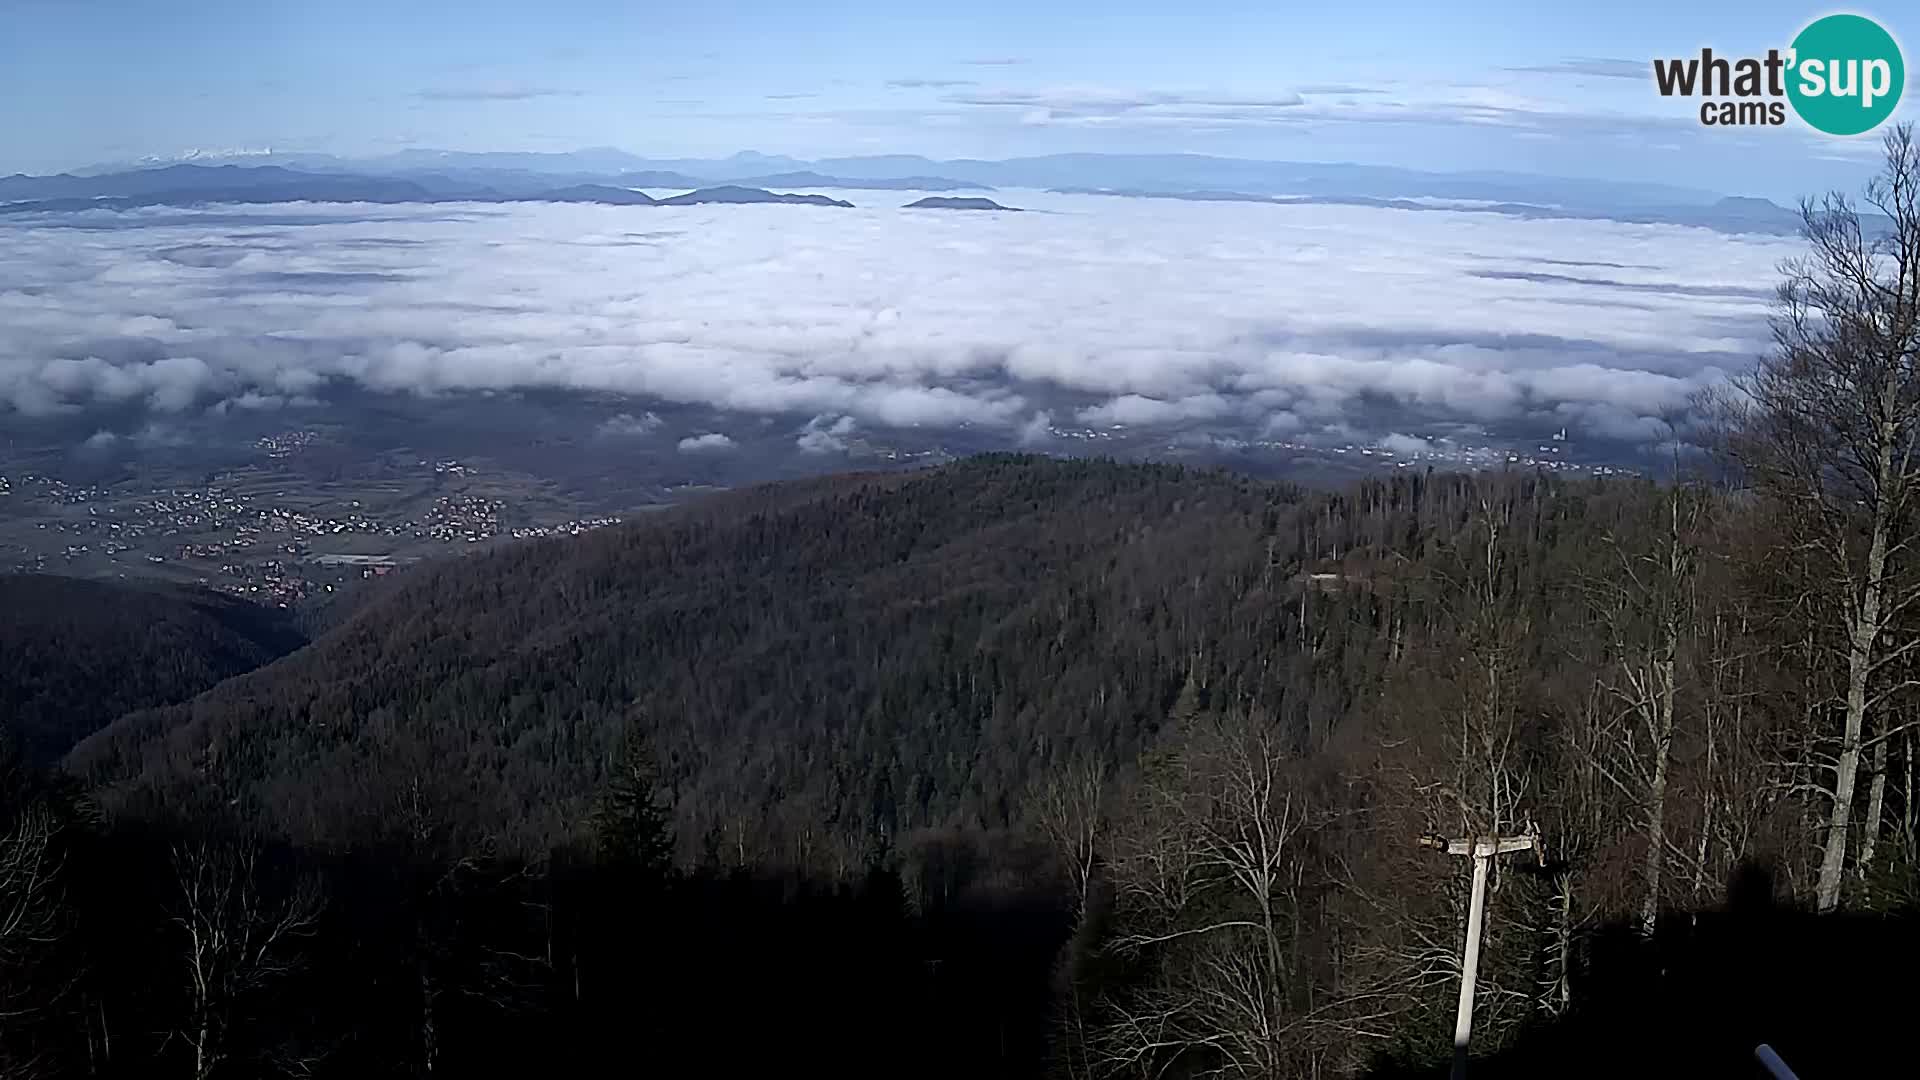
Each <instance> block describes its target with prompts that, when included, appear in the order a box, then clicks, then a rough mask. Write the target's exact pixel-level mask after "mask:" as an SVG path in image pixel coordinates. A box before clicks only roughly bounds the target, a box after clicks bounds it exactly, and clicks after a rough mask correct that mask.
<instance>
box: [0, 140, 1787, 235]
mask: <svg viewBox="0 0 1920 1080" xmlns="http://www.w3.org/2000/svg"><path fill="white" fill-rule="evenodd" d="M222 160H224V159H221V158H218V157H216V156H214V155H207V154H200V155H196V156H195V157H194V159H193V161H192V162H191V163H186V164H172V165H162V166H157V167H146V168H134V169H124V170H121V171H110V172H102V171H96V170H83V171H81V172H77V173H62V174H58V175H54V176H19V175H17V176H9V177H0V213H26V212H58V211H71V210H83V209H102V208H105V209H129V208H133V207H141V206H192V205H201V204H207V203H280V202H373V203H413V202H427V203H432V202H527V201H535V202H571V203H599V204H606V205H616V206H646V205H652V204H655V203H660V204H664V205H669V206H673V205H688V204H694V203H802V204H811V205H819V206H849V205H851V204H849V203H847V202H844V201H842V200H838V199H833V198H830V197H828V196H824V195H818V194H793V195H786V194H779V193H777V192H776V191H775V190H772V189H776V188H801V189H808V188H811V189H815V190H819V189H835V188H846V189H869V190H901V191H906V190H913V191H957V190H967V189H974V190H993V189H994V187H995V186H996V185H1000V186H1022V187H1041V188H1047V189H1049V190H1051V191H1054V192H1060V193H1068V194H1080V195H1111V196H1122V197H1127V198H1148V199H1179V200H1185V201H1209V202H1223V201H1224V202H1262V203H1272V202H1285V203H1302V204H1330V205H1337V206H1367V207H1376V208H1384V209H1394V210H1410V211H1424V212H1431V211H1436V210H1445V211H1462V210H1470V211H1475V212H1480V213H1494V214H1502V215H1506V216H1510V217H1520V218H1531V219H1579V220H1610V221H1623V222H1629V223H1642V224H1664V225H1691V226H1698V227H1704V228H1711V229H1716V230H1719V231H1722V232H1730V233H1771V234H1787V233H1792V232H1795V231H1796V230H1797V229H1798V228H1799V226H1800V220H1799V215H1798V214H1797V213H1795V212H1794V211H1792V210H1789V209H1786V208H1784V207H1781V206H1778V205H1776V204H1774V203H1772V202H1769V201H1767V200H1765V199H1753V198H1723V197H1719V196H1716V195H1714V194H1713V193H1711V192H1705V191H1698V190H1695V189H1690V188H1681V187H1672V186H1668V185H1660V184H1626V183H1615V182H1610V181H1596V180H1573V179H1561V178H1554V177H1541V176H1524V175H1517V174H1505V173H1427V172H1418V171H1415V170H1410V169H1392V168H1382V167H1377V166H1367V165H1320V164H1301V163H1292V162H1273V161H1244V160H1239V159H1233V158H1213V157H1203V156H1199V155H1128V154H1060V155H1053V156H1050V157H1038V158H1018V159H1013V160H1009V161H997V162H996V161H970V160H956V161H930V160H928V159H926V158H922V157H914V156H887V157H858V158H833V159H827V160H823V161H817V162H802V161H798V160H795V159H792V158H784V157H769V156H766V155H761V154H750V153H749V154H736V155H734V156H733V157H730V158H724V159H718V160H697V159H662V160H649V159H645V158H640V157H636V156H634V155H631V154H626V153H624V152H622V151H617V150H604V149H603V150H588V151H580V152H578V153H572V154H521V153H502V154H475V153H462V152H454V151H425V150H419V151H407V152H405V153H402V154H394V155H389V156H387V157H383V158H375V159H369V160H365V161H354V162H348V161H345V160H343V159H339V158H331V157H327V156H325V155H313V154H280V153H275V152H248V153H246V154H244V155H241V156H237V157H235V158H234V159H233V160H232V161H229V162H227V163H216V162H220V161H222ZM241 163H244V164H241ZM639 188H646V189H651V190H653V191H655V192H659V191H662V190H665V191H679V192H683V194H675V195H671V196H668V197H665V198H656V197H654V196H649V195H646V194H643V193H642V192H640V191H638V190H634V189H639ZM909 205H911V206H912V207H914V208H916V209H966V210H1004V209H1012V208H1010V207H1005V206H1002V205H1001V204H999V203H997V202H994V201H993V200H990V199H984V198H977V197H938V196H936V197H933V198H927V199H921V200H919V201H917V202H914V203H912V204H909Z"/></svg>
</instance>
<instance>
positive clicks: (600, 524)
mask: <svg viewBox="0 0 1920 1080" xmlns="http://www.w3.org/2000/svg"><path fill="white" fill-rule="evenodd" d="M618 524H620V519H619V518H617V517H595V518H577V519H575V520H573V521H563V522H561V523H560V524H558V525H522V526H520V527H519V528H516V529H514V530H512V531H511V532H509V533H508V534H507V535H509V536H511V537H513V538H514V539H515V540H526V539H532V538H535V537H542V536H579V535H580V534H581V533H583V532H589V531H591V530H593V529H604V528H606V527H607V526H609V525H618Z"/></svg>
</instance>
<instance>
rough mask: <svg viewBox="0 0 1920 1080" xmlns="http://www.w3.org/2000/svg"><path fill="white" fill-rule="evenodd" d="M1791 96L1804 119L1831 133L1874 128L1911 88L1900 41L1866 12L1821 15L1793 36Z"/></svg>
mask: <svg viewBox="0 0 1920 1080" xmlns="http://www.w3.org/2000/svg"><path fill="white" fill-rule="evenodd" d="M1788 64H1789V65H1791V70H1790V73H1789V75H1788V79H1787V99H1788V100H1789V101H1791V102H1793V111H1794V112H1797V113H1799V114H1800V119H1802V120H1805V121H1806V122H1807V123H1808V124H1809V125H1811V126H1812V127H1814V128H1815V129H1817V130H1819V131H1824V132H1826V133H1827V134H1829V135H1858V134H1860V133H1861V132H1865V131H1872V130H1873V129H1874V128H1876V127H1878V126H1880V122H1881V121H1883V120H1885V119H1886V118H1887V117H1889V116H1892V115H1893V110H1894V107H1895V106H1897V105H1899V104H1900V91H1902V90H1904V89H1906V85H1907V68H1906V65H1905V64H1903V63H1901V61H1900V46H1899V45H1897V44H1895V42H1894V40H1893V35H1892V34H1889V33H1887V32H1886V31H1885V30H1883V29H1881V27H1880V24H1879V23H1877V22H1874V21H1873V20H1872V19H1869V18H1866V17H1864V16H1860V15H1828V16H1827V17H1826V18H1824V19H1816V20H1814V21H1813V22H1812V23H1809V24H1808V25H1807V28H1806V29H1805V30H1802V31H1800V36H1798V37H1796V38H1794V39H1793V52H1792V54H1791V59H1789V60H1788Z"/></svg>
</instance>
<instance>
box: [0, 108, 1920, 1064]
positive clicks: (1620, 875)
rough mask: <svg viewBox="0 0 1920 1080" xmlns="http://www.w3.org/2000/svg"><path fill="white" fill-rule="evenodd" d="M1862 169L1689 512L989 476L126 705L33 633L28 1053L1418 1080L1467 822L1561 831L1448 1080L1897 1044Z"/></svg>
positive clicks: (1600, 489)
mask: <svg viewBox="0 0 1920 1080" xmlns="http://www.w3.org/2000/svg"><path fill="white" fill-rule="evenodd" d="M1887 149H1888V166H1887V173H1886V175H1885V176H1884V177H1883V178H1882V180H1881V182H1880V183H1879V184H1878V185H1877V186H1876V187H1874V188H1872V189H1870V191H1869V200H1870V201H1871V202H1873V204H1874V205H1875V207H1876V208H1877V209H1878V210H1879V211H1880V212H1881V213H1882V214H1883V215H1884V216H1885V218H1886V220H1887V221H1889V222H1891V223H1892V225H1893V228H1892V230H1891V232H1890V233H1888V232H1884V231H1880V232H1874V233H1873V234H1872V235H1867V234H1866V233H1863V231H1862V230H1861V228H1860V224H1859V219H1858V217H1857V216H1856V215H1854V214H1853V212H1852V209H1851V207H1850V205H1848V204H1847V203H1845V202H1843V201H1840V200H1829V201H1828V202H1826V203H1824V204H1820V205H1814V206H1809V207H1808V208H1807V212H1806V226H1807V233H1808V237H1809V255H1808V257H1807V259H1806V261H1804V262H1803V263H1799V264H1795V265H1792V266H1789V267H1788V268H1787V275H1786V281H1785V282H1784V284H1783V287H1782V291H1781V305H1780V316H1779V318H1778V320H1777V324H1776V330H1777V332H1778V336H1779V341H1780V345H1779V349H1778V350H1777V352H1776V353H1775V354H1774V355H1772V356H1770V357H1768V358H1766V359H1765V360H1764V361H1763V362H1762V363H1761V364H1760V365H1759V367H1758V368H1757V369H1756V370H1755V371H1754V372H1753V373H1752V374H1751V375H1750V376H1748V377H1746V378H1745V379H1744V380H1743V381H1742V382H1740V383H1738V384H1737V385H1735V386H1733V387H1732V388H1730V389H1728V390H1727V391H1726V393H1725V394H1724V395H1723V396H1722V397H1720V398H1718V399H1715V400H1711V401H1704V402H1702V409H1701V414H1702V415H1703V416H1706V417H1709V418H1710V419H1711V421H1712V422H1711V424H1708V425H1705V426H1704V427H1703V429H1702V430H1700V431H1697V432H1691V433H1689V434H1690V436H1691V437H1692V438H1693V439H1694V440H1696V441H1697V442H1699V443H1701V444H1704V445H1707V446H1710V447H1711V449H1712V457H1711V460H1710V464H1711V466H1712V473H1711V475H1712V476H1713V477H1714V481H1713V482H1711V483H1708V482H1704V481H1693V480H1688V479H1685V477H1684V474H1681V473H1680V472H1679V470H1677V469H1676V475H1675V476H1674V477H1673V478H1672V481H1671V482H1669V483H1664V484H1659V485H1656V484H1652V483H1646V482H1599V481H1567V480H1564V479H1562V478H1560V477H1557V476H1552V475H1521V474H1503V475H1483V476H1477V477H1465V476H1436V475H1431V474H1419V475H1414V474H1410V473H1409V472H1402V473H1400V474H1398V475H1395V476H1393V477H1391V478H1390V479H1386V480H1380V481H1375V482H1370V483H1366V484H1363V485H1360V486H1357V487H1356V488H1354V489H1352V490H1350V491H1346V492H1343V493H1339V494H1317V493H1310V492H1306V491H1302V490H1298V489H1295V488H1290V487H1285V486H1275V485H1267V484H1262V483H1256V482H1254V481H1251V480H1248V479H1245V478H1240V477H1234V476H1230V475H1225V474H1221V473H1211V472H1208V473H1196V472H1190V471H1186V470H1182V469H1177V468H1171V467H1165V466H1121V465H1116V464H1113V463H1111V462H1092V461H1056V460H1047V459H1039V458H1031V457H1015V456H1000V455H994V456H984V457H980V458H974V459H969V460H966V461H962V462H960V463H958V464H955V465H952V466H949V467H945V468H940V469H933V470H927V471H923V472H916V473H905V474H893V475H886V476H847V477H839V478H834V479H830V480H822V481H810V482H805V483H799V484H792V485H777V486H773V487H769V488H764V489H759V490H755V491H749V492H741V493H736V494H733V495H729V496H726V497H723V498H718V499H715V500H713V501H711V502H708V503H705V504H701V505H698V506H694V507H690V508H687V509H685V510H683V511H680V512H676V513H673V514H667V515H662V516H660V517H658V518H655V519H652V520H649V521H647V522H645V523H639V524H629V525H626V526H621V527H618V528H610V529H606V530H601V531H599V532H597V533H595V534H592V535H589V536H586V537H581V538H578V539H573V540H564V541H551V542H539V543H531V544H524V545H515V546H512V547H508V548H504V549H501V550H498V551H494V552H490V553H487V554H484V555H479V556H476V557H472V558H467V559H460V560H452V561H448V562H445V563H441V564H437V565H428V566H423V567H421V568H419V569H417V570H415V571H411V572H408V573H406V574H403V575H396V577H395V579H393V580H392V582H391V584H390V586H389V587H386V588H383V589H381V590H379V591H378V593H377V595H375V596H374V597H373V598H372V599H371V600H369V601H368V602H367V603H366V604H365V605H364V606H363V607H362V608H360V609H359V610H356V611H354V612H352V613H351V614H350V615H348V616H346V617H345V618H344V619H343V620H342V621H340V622H339V623H338V624H337V625H335V626H333V627H332V628H331V629H329V630H327V631H326V632H325V633H323V634H321V635H320V636H319V637H318V638H317V639H316V640H314V641H312V642H310V643H308V644H306V645H304V646H303V647H301V648H298V649H296V650H294V651H292V652H290V653H288V654H287V655H285V656H282V657H280V658H279V659H276V660H273V661H272V662H269V663H265V666H261V667H258V668H255V669H254V670H251V671H249V672H247V673H245V674H241V675H237V676H235V677H232V678H227V679H225V681H222V682H220V683H218V684H217V685H214V686H212V687H211V688H210V689H207V690H206V691H205V692H202V693H199V694H197V696H194V697H192V698H191V699H190V700H187V701H184V702H182V701H179V700H178V698H177V695H178V694H179V693H181V692H183V691H182V689H181V688H182V687H183V686H190V685H192V679H197V678H200V677H201V675H202V674H203V673H207V672H224V671H226V670H228V669H227V668H226V667H223V666H221V665H215V664H210V663H201V664H185V665H182V666H181V667H180V671H181V672H182V673H183V675H182V678H179V679H168V680H158V681H156V682H155V683H154V686H155V689H154V692H153V696H152V697H151V698H150V699H149V700H144V701H126V702H123V703H122V704H121V707H124V708H125V709H128V710H131V711H127V712H125V713H124V714H123V715H119V716H118V717H117V718H114V719H112V720H111V721H110V722H105V723H104V726H101V724H102V721H103V718H102V717H100V716H98V715H97V710H96V711H95V712H88V711H87V710H86V709H85V708H84V706H85V705H86V704H87V700H86V699H87V695H88V693H89V680H88V678H87V677H85V676H84V675H81V674H76V672H75V671H73V670H67V671H61V670H57V669H59V667H60V665H61V664H63V663H71V664H73V665H80V664H82V663H83V662H84V664H85V665H90V666H88V667H87V668H86V670H98V671H110V670H112V669H113V667H114V665H115V664H116V663H134V662H138V657H140V656H143V655H146V650H147V647H148V645H150V644H151V642H150V641H149V640H148V639H147V638H146V637H145V636H143V635H138V634H127V635H118V636H112V635H106V636H102V637H100V638H99V639H98V640H99V641H100V642H102V644H99V645H98V649H99V650H100V653H101V654H99V655H94V654H90V653H89V651H88V650H87V649H86V648H84V647H81V646H75V647H72V648H63V649H43V650H39V651H38V652H37V653H36V654H35V655H36V657H37V659H35V660H33V661H32V666H30V667H29V669H28V670H27V672H26V676H27V678H28V679H29V680H30V684H31V686H33V687H39V688H41V689H39V690H35V691H31V692H30V693H29V694H27V695H26V696H25V697H23V698H19V699H18V700H20V701H24V702H25V704H23V705H17V706H14V707H16V708H19V709H21V711H22V715H31V716H33V717H35V718H37V719H36V720H35V724H34V728H33V730H32V731H31V732H27V733H24V734H26V735H29V736H31V737H32V740H33V741H32V745H31V747H30V750H31V753H30V755H29V754H22V753H20V752H18V751H12V750H10V751H9V753H10V754H12V756H11V757H10V758H8V759H7V764H6V766H5V768H6V772H5V775H4V776H3V777H0V1077H6V1078H13V1077H38V1076H153V1075H168V1074H170V1075H181V1076H191V1077H194V1078H196V1080H203V1078H207V1077H222V1078H224V1077H248V1076H273V1075H284V1076H329V1077H331V1076H340V1077H377V1076H426V1075H431V1074H443V1075H474V1074H477V1073H482V1072H487V1073H499V1072H501V1071H503V1070H517V1071H518V1072H521V1073H524V1074H529V1075H562V1076H565V1075H602V1074H606V1073H610V1072H617V1073H618V1074H620V1075H630V1074H633V1073H635V1072H658V1073H662V1074H671V1075H680V1074H685V1073H689V1072H694V1073H698V1074H701V1075H715V1074H718V1075H735V1074H758V1073H767V1072H774V1071H779V1072H781V1073H786V1072H794V1071H799V1070H803V1069H804V1070H806V1071H817V1070H821V1069H825V1070H828V1071H830V1072H831V1073H832V1074H834V1075H883V1074H884V1075H889V1076H897V1075H901V1074H903V1073H912V1074H917V1075H952V1076H969V1077H979V1076H1007V1077H1019V1076H1031V1077H1039V1076H1060V1077H1067V1078H1091V1077H1142V1078H1145V1077H1202V1076H1220V1075H1234V1076H1243V1077H1261V1078H1277V1077H1354V1076H1365V1075H1382V1076H1402V1075H1430V1074H1433V1073H1435V1071H1436V1070H1442V1069H1444V1068H1445V1063H1446V1061H1447V1059H1448V1056H1449V1054H1450V1051H1451V1047H1450V1036H1451V1030H1452V1018H1453V1011H1454V1002H1455V995H1456V992H1457V989H1458V985H1459V981H1460V962H1459V956H1460V950H1461V941H1462V937H1463V927H1464V924H1465V919H1466V913H1465V907H1466V902H1467V896H1466V884H1465V880H1466V874H1467V867H1465V866H1462V865H1460V864H1461V863H1463V862H1465V861H1466V860H1462V859H1455V858H1450V857H1448V856H1446V855H1443V854H1440V853H1438V852H1436V851H1433V850H1431V849H1430V848H1428V847H1426V846H1423V845H1422V844H1421V843H1420V840H1421V838H1423V837H1430V836H1434V835H1438V836H1441V837H1455V838H1459V837H1487V836H1528V837H1533V836H1537V837H1539V838H1540V839H1541V841H1542V842H1543V845H1544V851H1545V858H1544V859H1542V860H1536V861H1535V863H1533V864H1531V865H1530V864H1528V863H1527V862H1526V861H1525V860H1519V859H1514V860H1503V861H1499V862H1496V863H1495V864H1494V866H1493V870H1492V880H1491V885H1490V890H1489V895H1488V902H1487V913H1486V919H1485V924H1484V925H1485V940H1484V947H1483V953H1482V956H1481V961H1480V967H1479V996H1478V1000H1477V1007H1476V1012H1475V1018H1474V1023H1475V1027H1474V1043H1473V1047H1474V1051H1475V1054H1476V1057H1477V1061H1476V1062H1475V1069H1476V1074H1480V1073H1484V1074H1489V1075H1504V1076H1542V1075H1552V1076H1564V1075H1585V1074H1588V1073H1595V1074H1597V1073H1600V1072H1606V1073H1608V1074H1610V1075H1611V1074H1617V1073H1619V1072H1629V1071H1630V1072H1632V1073H1635V1074H1641V1075H1653V1076H1689V1077H1693V1076H1735V1077H1738V1076H1754V1075H1757V1073H1756V1071H1755V1066H1754V1065H1753V1064H1752V1056H1751V1055H1752V1048H1753V1044H1754V1043H1756V1042H1759V1041H1762V1040H1764V1041H1766V1042H1768V1043H1770V1044H1772V1045H1774V1046H1775V1047H1776V1048H1777V1049H1778V1050H1779V1051H1780V1052H1781V1053H1782V1054H1783V1055H1785V1056H1786V1058H1787V1060H1788V1061H1789V1062H1790V1063H1792V1064H1793V1066H1794V1067H1795V1068H1796V1069H1797V1070H1800V1074H1801V1076H1802V1077H1804V1078H1805V1080H1815V1078H1817V1077H1824V1076H1855V1075H1861V1074H1863V1073H1868V1072H1877V1071H1884V1070H1885V1067H1884V1066H1880V1067H1879V1068H1877V1069H1869V1068H1868V1065H1867V1064H1866V1063H1867V1062H1870V1061H1878V1062H1888V1061H1891V1062H1899V1061H1901V1060H1902V1059H1903V1055H1904V1056H1910V1052H1909V1051H1908V1050H1907V1049H1906V1048H1905V1045H1904V1039H1905V1037H1906V1034H1907V1031H1906V1025H1905V1024H1903V1023H1902V1021H1903V1020H1904V1018H1906V1017H1909V1016H1911V1015H1914V1009H1915V1006H1916V1005H1920V1000H1917V999H1916V995H1915V993H1914V989H1913V980H1912V979H1911V978H1910V973H1909V971H1908V970H1907V969H1908V966H1909V965H1910V962H1911V958H1912V957H1913V956H1914V955H1916V954H1915V951H1914V948H1913V946H1914V945H1915V922H1914V914H1915V908H1916V903H1920V877H1917V876H1916V872H1915V868H1916V856H1917V855H1920V836H1917V834H1920V813H1917V809H1920V808H1917V807H1916V804H1915V802H1914V793H1915V786H1914V777H1915V765H1916V757H1915V749H1916V743H1917V742H1920V677H1917V676H1916V663H1917V662H1920V623H1917V622H1916V618H1920V560H1916V558H1915V552H1916V547H1920V505H1917V504H1916V501H1915V498H1914V496H1915V494H1916V485H1917V484H1920V454H1916V453H1915V451H1916V450H1920V361H1916V357H1920V153H1917V152H1916V148H1915V147H1914V144H1913V143H1912V141H1911V132H1910V130H1909V129H1905V128H1901V129H1896V130H1895V131H1894V132H1893V134H1892V135H1891V136H1889V138H1888V140H1887ZM1701 461H1702V463H1703V464H1706V463H1707V459H1701ZM40 587H42V586H36V588H40ZM46 587H49V588H51V587H52V586H46ZM153 602H154V603H161V602H162V601H158V600H156V601H153ZM0 617H5V618H8V619H16V620H27V621H28V623H29V625H26V626H24V627H16V628H14V630H13V633H14V634H15V635H16V640H32V639H33V638H34V635H35V634H37V633H39V632H40V631H38V630H36V629H35V627H34V626H33V625H31V624H30V623H31V619H32V618H33V616H32V615H31V613H26V614H22V613H17V612H4V613H0ZM228 622H229V620H226V619H225V618H224V617H223V618H222V620H220V621H218V622H216V623H215V624H212V625H210V626H209V627H208V629H207V630H206V632H205V633H204V634H202V635H200V637H199V640H204V641H207V642H210V643H214V644H215V645H217V646H219V647H221V648H225V649H227V651H228V653H229V654H230V656H243V655H252V654H251V653H247V652H244V651H242V650H238V649H235V648H233V647H231V646H230V645H222V644H220V643H222V642H227V641H228V640H229V637H228V635H226V634H225V633H223V632H218V631H219V628H220V627H223V626H225V625H227V624H228ZM114 642H120V643H122V644H119V645H116V644H113V643H114ZM117 648H125V649H126V650H128V651H127V654H126V655H125V656H123V657H116V656H114V655H112V651H113V650H114V649H117ZM273 651H274V650H271V649H265V648H262V649H260V650H259V652H260V653H261V654H262V656H261V659H264V658H265V655H270V654H271V653H272V652H273ZM187 676H191V677H192V679H190V678H187ZM28 710H31V711H30V712H29V711H28ZM76 740H77V741H76ZM63 752H64V757H62V756H61V755H62V753H63ZM53 758H60V759H61V760H60V765H59V766H58V767H57V768H52V769H49V768H46V767H44V766H43V765H42V763H43V762H45V761H47V760H50V759H53ZM1891 1071H1893V1072H1896V1073H1897V1072H1900V1071H1902V1070H1901V1069H1900V1068H1898V1067H1895V1068H1893V1069H1892V1070H1891Z"/></svg>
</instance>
